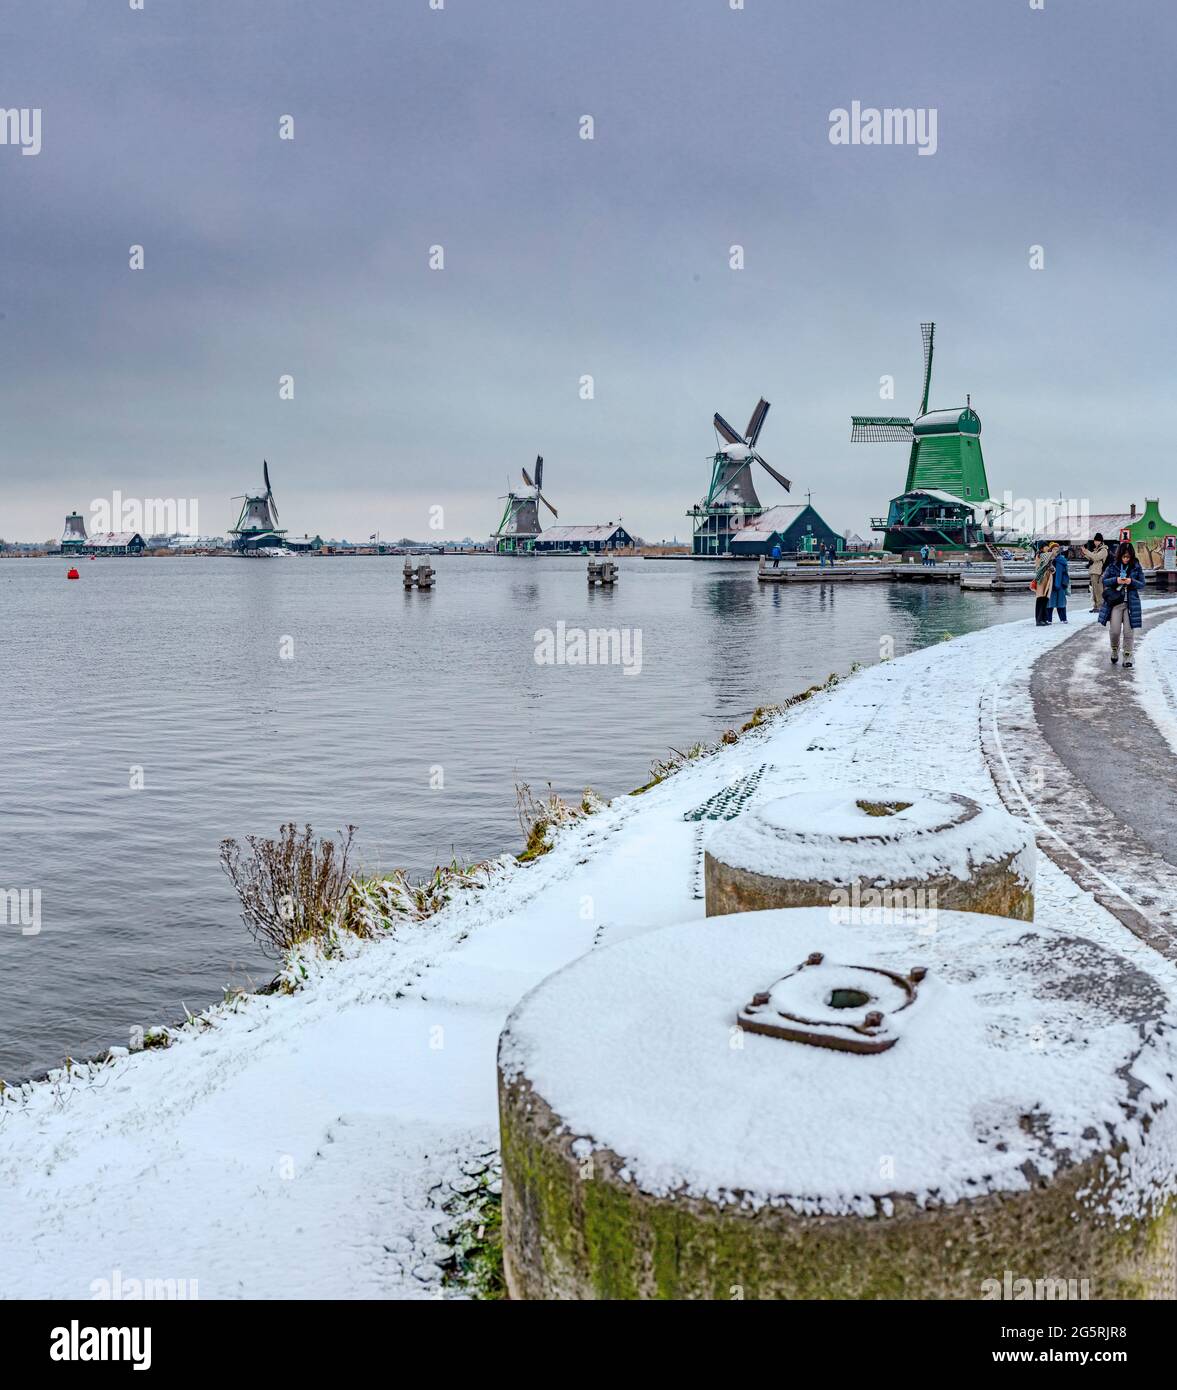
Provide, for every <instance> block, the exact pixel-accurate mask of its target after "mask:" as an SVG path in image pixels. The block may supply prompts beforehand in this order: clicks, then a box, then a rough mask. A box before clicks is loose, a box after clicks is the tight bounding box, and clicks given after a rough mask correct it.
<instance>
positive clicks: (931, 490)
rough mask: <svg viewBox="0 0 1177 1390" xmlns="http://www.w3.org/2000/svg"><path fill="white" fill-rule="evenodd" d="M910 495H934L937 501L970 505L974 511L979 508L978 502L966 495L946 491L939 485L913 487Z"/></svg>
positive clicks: (955, 505) (954, 504) (956, 505)
mask: <svg viewBox="0 0 1177 1390" xmlns="http://www.w3.org/2000/svg"><path fill="white" fill-rule="evenodd" d="M908 495H909V496H912V495H915V496H919V497H934V498H935V499H936V501H937V502H945V503H947V504H948V505H950V506H953V507H968V508H970V510H972V511H976V509H977V508H976V504H975V503H973V502H970V501H969V500H968V499H967V498H966V497H957V496H956V494H955V493H953V492H944V491H943V490H942V489H941V488H937V487H917V488H912V490H911V493H909V494H908Z"/></svg>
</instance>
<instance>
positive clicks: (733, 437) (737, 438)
mask: <svg viewBox="0 0 1177 1390" xmlns="http://www.w3.org/2000/svg"><path fill="white" fill-rule="evenodd" d="M715 428H716V429H717V430H718V431H719V432H720V434H721V435H723V437H724V439H725V440H726V441H727V442H728V443H729V444H742V443H743V442H744V437H743V435H739V434H737V433H736V432H735V430H734V429H732V427H731V426H730V425H729V424H728V422H727V421H726V420H725V419H724V418H723V416H722V415H721V414H720V413H719V411H718V410H717V411H716V412H715Z"/></svg>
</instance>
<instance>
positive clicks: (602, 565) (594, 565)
mask: <svg viewBox="0 0 1177 1390" xmlns="http://www.w3.org/2000/svg"><path fill="white" fill-rule="evenodd" d="M588 582H589V588H590V589H591V588H592V587H593V585H594V584H616V583H617V565H616V563H615V562H614V561H613V560H590V561H589V562H588Z"/></svg>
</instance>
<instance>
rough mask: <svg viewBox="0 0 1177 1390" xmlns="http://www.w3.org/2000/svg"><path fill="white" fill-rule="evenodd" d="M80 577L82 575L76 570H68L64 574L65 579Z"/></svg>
mask: <svg viewBox="0 0 1177 1390" xmlns="http://www.w3.org/2000/svg"><path fill="white" fill-rule="evenodd" d="M81 577H82V576H81V575H80V574H79V573H78V572H77V570H70V572H69V573H68V574H67V575H66V578H67V579H81Z"/></svg>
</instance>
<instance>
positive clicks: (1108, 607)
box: [1099, 541, 1144, 669]
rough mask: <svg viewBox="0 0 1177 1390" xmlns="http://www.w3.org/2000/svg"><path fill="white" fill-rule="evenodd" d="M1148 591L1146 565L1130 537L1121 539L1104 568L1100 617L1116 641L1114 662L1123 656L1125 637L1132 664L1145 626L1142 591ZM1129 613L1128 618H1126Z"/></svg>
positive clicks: (1126, 663)
mask: <svg viewBox="0 0 1177 1390" xmlns="http://www.w3.org/2000/svg"><path fill="white" fill-rule="evenodd" d="M1143 591H1144V569H1143V567H1142V566H1141V563H1140V561H1139V560H1138V559H1137V558H1136V551H1135V549H1134V547H1133V546H1132V543H1131V542H1130V541H1121V542H1120V544H1119V546H1118V548H1117V550H1116V554H1115V558H1114V559H1113V560H1112V562H1111V563H1110V564H1109V565H1108V567H1107V569H1105V570H1104V572H1103V604H1102V606H1101V607H1100V610H1099V621H1100V622H1101V623H1102V624H1103V625H1104V626H1105V627H1106V628H1107V630H1108V636H1109V637H1110V638H1111V643H1112V665H1113V666H1114V665H1115V664H1116V662H1117V661H1119V659H1120V639H1121V637H1123V640H1124V667H1125V669H1128V668H1130V667H1131V666H1132V665H1133V664H1134V663H1133V660H1132V649H1133V647H1134V646H1135V644H1136V632H1137V631H1138V630H1139V629H1140V628H1142V627H1143V626H1144V615H1143V613H1142V612H1141V606H1140V595H1141V594H1142V593H1143ZM1125 615H1127V618H1128V621H1127V622H1126V623H1125V621H1124V618H1125Z"/></svg>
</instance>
